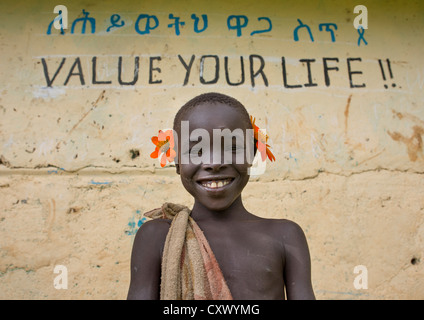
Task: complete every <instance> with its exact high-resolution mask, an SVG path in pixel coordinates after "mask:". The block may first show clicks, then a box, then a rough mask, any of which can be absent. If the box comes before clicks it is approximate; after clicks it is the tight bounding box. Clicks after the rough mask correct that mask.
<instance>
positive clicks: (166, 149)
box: [150, 130, 177, 168]
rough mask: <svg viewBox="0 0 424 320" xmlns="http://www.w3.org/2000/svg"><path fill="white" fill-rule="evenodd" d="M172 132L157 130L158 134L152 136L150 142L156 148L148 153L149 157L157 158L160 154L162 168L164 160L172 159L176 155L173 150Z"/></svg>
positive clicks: (164, 163)
mask: <svg viewBox="0 0 424 320" xmlns="http://www.w3.org/2000/svg"><path fill="white" fill-rule="evenodd" d="M172 133H173V132H172V130H166V131H165V132H164V131H162V130H159V134H158V136H157V137H156V136H154V137H152V142H153V144H154V145H155V146H156V148H155V151H153V152H152V153H151V154H150V157H151V158H153V159H157V158H159V155H160V154H162V157H161V159H160V166H161V167H162V168H163V167H164V166H165V165H166V161H168V162H172V161H174V158H175V156H176V155H177V154H176V152H175V150H174V136H173V134H172Z"/></svg>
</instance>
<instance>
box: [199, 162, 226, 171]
mask: <svg viewBox="0 0 424 320" xmlns="http://www.w3.org/2000/svg"><path fill="white" fill-rule="evenodd" d="M226 166H227V165H226V164H224V163H203V164H202V168H203V170H206V171H212V172H217V171H219V170H221V169H223V168H225V167H226Z"/></svg>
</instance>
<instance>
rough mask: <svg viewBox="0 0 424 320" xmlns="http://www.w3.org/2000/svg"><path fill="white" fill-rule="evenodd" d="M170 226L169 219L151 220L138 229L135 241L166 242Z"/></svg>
mask: <svg viewBox="0 0 424 320" xmlns="http://www.w3.org/2000/svg"><path fill="white" fill-rule="evenodd" d="M170 226H171V220H168V219H154V220H149V221H147V222H145V223H143V224H142V225H141V227H140V228H139V229H138V231H137V234H136V236H135V239H134V241H141V240H143V241H144V240H149V239H150V240H151V241H152V242H156V241H159V242H162V240H163V242H164V241H165V238H166V235H167V234H168V231H169V227H170ZM155 240H156V241H155Z"/></svg>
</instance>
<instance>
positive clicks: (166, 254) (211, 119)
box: [128, 93, 315, 300]
mask: <svg viewBox="0 0 424 320" xmlns="http://www.w3.org/2000/svg"><path fill="white" fill-rule="evenodd" d="M183 121H187V122H188V124H189V131H190V133H193V131H194V130H196V129H202V130H206V132H208V134H209V137H213V136H214V129H215V130H216V129H221V130H223V129H229V131H230V132H236V131H237V130H239V129H241V130H242V131H243V132H248V130H252V123H251V121H250V118H249V114H248V113H247V111H246V109H245V108H244V106H243V105H242V104H241V103H240V102H238V101H237V100H236V99H234V98H232V97H229V96H226V95H222V94H217V93H207V94H203V95H200V96H197V97H195V98H193V99H192V100H190V101H189V102H187V103H186V104H185V105H184V106H183V107H182V108H181V109H180V110H179V112H178V113H177V115H176V117H175V120H174V130H175V132H176V133H177V136H178V138H177V139H178V146H182V145H184V143H187V141H181V139H182V136H183V135H181V134H180V133H181V123H182V122H183ZM247 137H248V135H247V134H246V135H245V137H244V138H245V139H244V141H243V142H242V144H241V143H240V141H237V139H234V137H233V138H232V144H231V152H233V158H232V160H233V161H224V155H225V154H228V150H227V149H225V143H224V144H222V143H221V144H220V146H221V147H222V149H220V148H217V147H216V143H217V141H216V139H210V141H209V143H210V145H209V149H208V151H210V152H207V157H204V152H205V149H206V148H205V147H203V148H199V149H197V150H196V149H195V147H196V145H198V144H199V143H198V142H196V141H188V143H189V145H188V150H189V151H190V154H191V155H193V154H197V155H198V157H199V158H201V159H202V161H181V160H182V157H183V156H184V154H181V151H180V150H177V157H178V159H177V160H178V161H176V171H177V173H178V174H179V175H180V177H181V181H182V184H183V186H184V188H185V189H186V190H187V191H188V192H189V193H190V194H191V195H192V196H193V197H194V205H193V208H192V209H191V210H190V209H188V208H187V209H185V208H184V207H182V206H164V207H162V208H161V209H158V210H157V211H155V214H156V216H155V218H156V219H154V220H151V221H148V222H146V223H144V224H143V225H142V226H141V227H140V229H139V231H138V232H137V235H136V237H135V239H134V245H133V252H132V257H131V283H130V288H129V292H128V299H159V298H161V299H243V300H246V299H268V300H271V299H272V300H275V299H285V298H287V299H315V296H314V292H313V289H312V284H311V263H310V255H309V249H308V245H307V242H306V238H305V235H304V233H303V231H302V229H301V228H300V227H299V226H298V225H297V224H296V223H294V222H292V221H289V220H286V219H265V218H260V217H258V216H256V215H254V214H252V213H250V212H249V211H247V210H246V208H245V207H244V205H243V201H242V191H243V189H244V187H245V186H246V184H247V182H248V181H249V168H250V167H251V163H252V161H249V160H251V159H250V158H249V152H247V151H246V150H248V149H249V148H248V147H247V144H248V140H249V139H248V138H247ZM214 144H215V148H214ZM240 144H241V145H240ZM202 146H205V144H202ZM181 149H182V148H181ZM219 149H220V151H222V152H219V156H218V157H217V156H216V153H217V151H218V150H219ZM240 150H242V152H244V159H245V161H236V155H237V153H239V152H240ZM217 159H220V160H221V161H217ZM168 213H171V214H168ZM174 215H175V217H177V216H178V217H179V218H178V219H179V220H178V219H176V218H175V219H174V218H173V217H174ZM183 215H185V218H184V219H183V220H181V219H182V218H181V216H183ZM151 217H153V215H151ZM177 220H178V221H177ZM181 221H183V223H181ZM177 224H180V225H183V226H184V227H183V228H187V230H188V231H187V232H186V231H185V230H186V229H184V231H181V230H179V229H178V228H179V227H178V226H177ZM189 231H190V232H191V233H189ZM178 233H181V234H182V236H181V237H182V238H181V239H182V240H181V241H180V240H178V239H177V238H172V237H176V235H177V234H178ZM192 238H194V239H196V241H194V244H193V242H190V241H191V239H192ZM176 239H177V240H176ZM179 242H180V243H181V245H180V246H179V247H178V246H177V243H179ZM146 243H148V244H149V245H145V244H146ZM192 248H194V249H192ZM199 248H200V249H199ZM192 250H194V251H192ZM196 250H198V251H199V250H200V252H201V254H198V253H197V255H198V256H199V255H200V258H197V256H196V254H194V253H192V252H197V251H196ZM176 252H177V253H176ZM187 259H191V260H192V261H190V262H189V263H190V264H189V265H188V266H187V267H186V268H185V269H184V265H185V264H187V263H186V262H185V260H187ZM196 259H197V260H196ZM196 261H197V262H196ZM198 261H201V262H198ZM199 264H200V265H201V266H199V269H197V266H198V265H199ZM180 266H182V267H181V268H180ZM193 270H194V271H193ZM168 272H169V274H168ZM206 278H207V279H206ZM203 279H206V280H205V281H203ZM205 287H207V288H206V289H205ZM209 287H210V288H209ZM164 292H165V293H164ZM166 292H171V294H167V293H166ZM205 292H206V293H205Z"/></svg>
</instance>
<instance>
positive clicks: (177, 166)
mask: <svg viewBox="0 0 424 320" xmlns="http://www.w3.org/2000/svg"><path fill="white" fill-rule="evenodd" d="M175 169H177V174H180V165H179V164H176V165H175Z"/></svg>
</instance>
